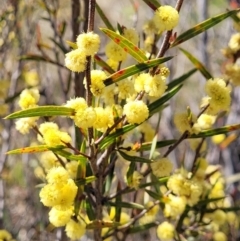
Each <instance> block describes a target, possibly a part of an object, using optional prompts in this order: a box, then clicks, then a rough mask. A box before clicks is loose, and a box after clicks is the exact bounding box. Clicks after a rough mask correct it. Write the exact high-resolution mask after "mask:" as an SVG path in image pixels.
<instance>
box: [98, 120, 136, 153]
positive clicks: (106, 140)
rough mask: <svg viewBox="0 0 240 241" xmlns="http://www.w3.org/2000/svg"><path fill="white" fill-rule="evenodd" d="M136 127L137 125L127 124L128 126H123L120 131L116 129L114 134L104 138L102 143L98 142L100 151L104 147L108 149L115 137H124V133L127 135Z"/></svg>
mask: <svg viewBox="0 0 240 241" xmlns="http://www.w3.org/2000/svg"><path fill="white" fill-rule="evenodd" d="M137 126H138V124H128V125H125V126H124V127H123V128H121V129H117V130H116V131H115V132H114V133H112V134H110V135H108V136H106V137H105V138H104V139H103V141H102V142H100V144H99V146H100V148H101V150H103V149H105V148H106V147H108V146H109V145H111V144H112V143H113V142H114V141H115V139H116V138H117V137H119V136H122V135H124V134H125V133H127V132H129V131H131V130H133V129H134V128H136V127H137Z"/></svg>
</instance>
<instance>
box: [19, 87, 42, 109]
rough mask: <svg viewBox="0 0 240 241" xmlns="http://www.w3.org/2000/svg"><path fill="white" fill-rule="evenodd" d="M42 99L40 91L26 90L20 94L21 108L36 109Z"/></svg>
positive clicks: (34, 89)
mask: <svg viewBox="0 0 240 241" xmlns="http://www.w3.org/2000/svg"><path fill="white" fill-rule="evenodd" d="M39 98H40V94H39V91H38V89H36V88H32V89H25V90H23V91H22V93H21V94H20V99H19V102H18V104H19V106H20V107H21V108H22V109H23V110H24V109H28V108H32V107H36V105H37V103H38V101H39Z"/></svg>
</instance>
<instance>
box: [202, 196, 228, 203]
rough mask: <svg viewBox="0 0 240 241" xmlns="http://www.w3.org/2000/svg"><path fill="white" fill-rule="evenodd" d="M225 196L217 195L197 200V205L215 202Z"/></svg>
mask: <svg viewBox="0 0 240 241" xmlns="http://www.w3.org/2000/svg"><path fill="white" fill-rule="evenodd" d="M225 198H226V197H218V198H209V199H203V200H199V201H198V203H197V205H206V204H209V203H211V202H217V201H220V200H223V199H225Z"/></svg>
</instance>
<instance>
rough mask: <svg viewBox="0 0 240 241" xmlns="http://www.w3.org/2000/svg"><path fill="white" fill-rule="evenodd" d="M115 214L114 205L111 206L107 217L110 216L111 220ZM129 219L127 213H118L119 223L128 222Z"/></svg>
mask: <svg viewBox="0 0 240 241" xmlns="http://www.w3.org/2000/svg"><path fill="white" fill-rule="evenodd" d="M115 216H116V208H115V207H112V208H111V209H110V214H109V217H110V219H111V220H114V219H115ZM130 219H131V218H130V216H129V215H128V214H127V213H125V212H121V214H120V220H119V222H120V224H125V223H127V222H129V221H130Z"/></svg>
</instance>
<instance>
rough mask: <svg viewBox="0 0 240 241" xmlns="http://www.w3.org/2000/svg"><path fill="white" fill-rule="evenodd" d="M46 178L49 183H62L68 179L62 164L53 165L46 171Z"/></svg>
mask: <svg viewBox="0 0 240 241" xmlns="http://www.w3.org/2000/svg"><path fill="white" fill-rule="evenodd" d="M46 179H47V181H48V183H50V184H53V183H55V184H61V183H62V184H64V183H65V182H67V180H68V179H69V174H68V172H67V170H66V169H65V168H64V167H62V166H59V167H53V168H51V169H50V170H49V171H48V173H47V177H46Z"/></svg>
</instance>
